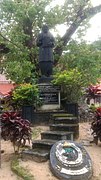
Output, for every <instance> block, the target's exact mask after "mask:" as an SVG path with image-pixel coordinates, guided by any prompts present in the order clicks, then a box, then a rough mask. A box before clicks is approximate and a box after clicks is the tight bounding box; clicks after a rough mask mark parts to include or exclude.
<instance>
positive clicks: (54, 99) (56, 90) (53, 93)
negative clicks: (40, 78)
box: [39, 83, 60, 111]
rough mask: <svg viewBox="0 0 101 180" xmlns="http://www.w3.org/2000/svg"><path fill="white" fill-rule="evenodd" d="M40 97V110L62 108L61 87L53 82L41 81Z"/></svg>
mask: <svg viewBox="0 0 101 180" xmlns="http://www.w3.org/2000/svg"><path fill="white" fill-rule="evenodd" d="M39 89H40V99H41V100H42V106H41V107H40V109H39V110H44V111H50V110H56V109H60V87H59V86H53V85H52V84H51V83H40V84H39Z"/></svg>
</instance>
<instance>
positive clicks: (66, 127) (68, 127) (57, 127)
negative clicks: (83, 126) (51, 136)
mask: <svg viewBox="0 0 101 180" xmlns="http://www.w3.org/2000/svg"><path fill="white" fill-rule="evenodd" d="M50 131H62V132H73V133H74V134H73V135H74V136H73V137H74V139H77V138H78V136H79V124H51V125H50Z"/></svg>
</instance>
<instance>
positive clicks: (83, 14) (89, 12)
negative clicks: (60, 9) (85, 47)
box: [54, 5, 101, 57]
mask: <svg viewBox="0 0 101 180" xmlns="http://www.w3.org/2000/svg"><path fill="white" fill-rule="evenodd" d="M99 12H101V5H99V6H96V7H92V8H89V9H88V8H87V9H85V10H84V9H83V8H82V11H81V9H79V11H78V12H77V16H76V18H75V20H74V22H73V23H72V24H71V25H70V27H69V28H68V29H67V31H66V33H65V34H64V36H63V37H62V38H61V39H60V41H61V42H62V43H61V45H60V46H58V45H57V46H56V48H55V50H54V52H55V54H56V55H58V57H59V56H61V54H62V52H63V48H64V46H66V45H67V43H68V42H69V41H70V39H71V36H72V35H73V34H74V33H75V31H76V30H77V28H78V27H79V26H80V24H81V23H82V22H83V21H84V20H85V19H87V18H91V17H93V16H94V15H95V14H97V13H99Z"/></svg>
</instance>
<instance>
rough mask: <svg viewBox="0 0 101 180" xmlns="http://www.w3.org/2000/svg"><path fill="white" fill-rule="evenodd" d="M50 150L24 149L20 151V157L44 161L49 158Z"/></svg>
mask: <svg viewBox="0 0 101 180" xmlns="http://www.w3.org/2000/svg"><path fill="white" fill-rule="evenodd" d="M49 153H50V150H48V149H40V148H35V149H32V150H24V151H22V153H21V157H22V159H24V160H28V159H30V160H33V161H36V162H45V161H47V160H48V159H49Z"/></svg>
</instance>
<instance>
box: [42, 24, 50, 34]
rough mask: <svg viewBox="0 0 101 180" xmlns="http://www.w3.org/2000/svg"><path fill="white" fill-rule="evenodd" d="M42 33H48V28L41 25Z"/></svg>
mask: <svg viewBox="0 0 101 180" xmlns="http://www.w3.org/2000/svg"><path fill="white" fill-rule="evenodd" d="M42 31H43V32H44V33H47V32H48V31H49V27H48V25H46V24H45V25H43V27H42Z"/></svg>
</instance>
